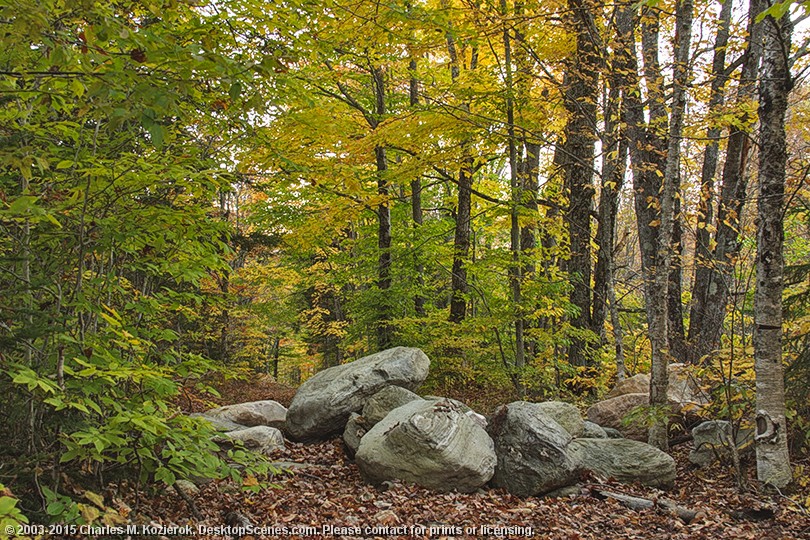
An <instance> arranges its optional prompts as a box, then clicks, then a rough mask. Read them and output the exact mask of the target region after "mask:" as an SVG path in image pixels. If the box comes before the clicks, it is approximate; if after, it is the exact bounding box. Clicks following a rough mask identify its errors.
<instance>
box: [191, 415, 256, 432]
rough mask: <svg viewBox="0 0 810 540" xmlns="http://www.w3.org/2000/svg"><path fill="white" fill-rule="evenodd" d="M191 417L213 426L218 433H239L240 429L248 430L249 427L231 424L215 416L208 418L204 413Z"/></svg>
mask: <svg viewBox="0 0 810 540" xmlns="http://www.w3.org/2000/svg"><path fill="white" fill-rule="evenodd" d="M189 416H190V417H192V418H202V419H203V420H205V421H206V422H208V423H209V424H211V427H213V428H214V429H216V430H217V431H239V430H240V429H246V428H247V426H243V425H241V424H237V423H236V422H231V421H230V420H226V419H224V418H217V417H215V416H208V415H206V414H203V413H191V414H190V415H189Z"/></svg>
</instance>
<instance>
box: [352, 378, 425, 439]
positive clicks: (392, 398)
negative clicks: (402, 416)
mask: <svg viewBox="0 0 810 540" xmlns="http://www.w3.org/2000/svg"><path fill="white" fill-rule="evenodd" d="M417 399H422V398H421V397H419V396H418V395H417V394H415V393H413V392H411V391H410V390H407V389H405V388H402V387H401V386H386V387H385V388H383V389H382V390H380V391H379V392H377V393H376V394H374V395H373V396H371V397H370V398H368V400H367V401H366V404H365V405H363V413H362V414H363V419H364V422H365V426H366V428H367V429H371V428H372V427H374V424H376V423H377V422H379V421H380V420H382V419H383V418H385V417H386V416H387V415H388V413H390V412H391V411H393V410H394V409H396V408H397V407H401V406H402V405H405V404H406V403H410V402H411V401H416V400H417Z"/></svg>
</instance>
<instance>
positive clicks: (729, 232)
mask: <svg viewBox="0 0 810 540" xmlns="http://www.w3.org/2000/svg"><path fill="white" fill-rule="evenodd" d="M763 6H764V2H763V1H762V0H751V3H750V8H749V17H748V36H749V37H748V47H747V50H746V52H745V59H744V62H743V66H742V71H741V74H740V83H739V89H738V91H737V95H738V97H737V103H738V106H740V107H741V108H742V107H743V106H744V105H745V104H746V103H748V102H750V101H753V100H754V99H756V80H757V77H758V75H759V64H760V58H761V56H762V32H763V28H762V27H763V25H762V23H760V22H757V18H758V16H759V14H760V13H761V11H762V9H763ZM749 123H750V117H749V115H748V113H747V112H745V110H744V109H742V111H741V112H740V113H739V117H738V122H736V123H735V124H736V125H738V126H746V125H747V124H749ZM750 153H751V134H750V130H749V129H746V128H744V127H737V128H733V129H732V130H731V133H730V134H729V138H728V146H727V149H726V160H725V164H724V166H723V186H722V189H721V191H720V199H719V202H718V205H717V219H716V230H717V232H715V236H714V239H715V242H714V244H715V247H714V250H713V252H712V254H711V259H710V262H709V264H707V265H706V266H705V268H703V269H701V268H698V269H697V270H696V274H695V292H693V301H694V304H693V307H692V313H691V318H690V324H689V343H690V351H689V354H690V361H691V362H692V363H697V362H699V361H700V359H701V358H703V357H705V356H706V355H708V354H710V353H711V352H712V351H714V350H716V349H717V348H718V347H719V345H720V336H721V335H722V332H723V321H724V320H725V317H726V308H727V306H728V302H729V299H730V295H731V281H732V279H733V270H734V262H735V260H736V258H737V256H738V254H739V251H740V243H739V229H740V223H741V219H742V211H743V207H744V205H743V203H744V201H745V198H746V191H747V188H748V182H747V178H746V172H745V170H746V165H747V163H748V159H749V156H750Z"/></svg>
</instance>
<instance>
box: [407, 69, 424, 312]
mask: <svg viewBox="0 0 810 540" xmlns="http://www.w3.org/2000/svg"><path fill="white" fill-rule="evenodd" d="M416 67H417V65H416V58H411V61H410V63H409V65H408V70H409V71H410V73H411V80H410V85H409V89H408V98H409V99H408V100H409V102H410V105H411V108H415V107H416V106H417V105H418V104H419V80H418V79H417V78H416ZM411 219H412V220H413V228H414V237H415V238H418V237H419V228H420V227H421V226H422V179H421V178H414V179H413V180H411ZM413 256H414V266H413V269H414V272H415V273H416V287H417V289H418V290H417V291H416V293H415V294H414V296H413V307H414V311H415V312H416V315H417V316H419V317H423V316H424V315H425V297H424V296H422V293H423V289H424V286H425V279H424V277H423V274H424V272H425V267H424V265H423V264H422V261H421V258H420V250H418V249H415V250H414V255H413Z"/></svg>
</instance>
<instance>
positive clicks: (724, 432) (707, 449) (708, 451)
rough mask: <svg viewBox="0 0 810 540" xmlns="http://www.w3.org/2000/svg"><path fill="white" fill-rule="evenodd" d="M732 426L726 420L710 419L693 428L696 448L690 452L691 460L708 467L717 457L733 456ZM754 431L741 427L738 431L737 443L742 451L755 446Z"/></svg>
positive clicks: (695, 463)
mask: <svg viewBox="0 0 810 540" xmlns="http://www.w3.org/2000/svg"><path fill="white" fill-rule="evenodd" d="M731 434H732V426H731V424H730V423H729V422H727V421H726V420H709V421H707V422H701V423H700V424H698V425H697V426H695V427H694V428H692V439H693V444H694V448H693V449H692V451H691V452H689V461H690V462H691V463H693V464H694V465H697V466H698V467H707V466H709V465H711V464H712V463H714V462H715V461H716V460H717V459H727V458H729V457H730V456H731V438H732V437H731ZM753 442H754V432H753V430H752V429H741V430H739V431H738V432H737V438H736V444H737V449H738V451H740V452H743V451H745V450H751V449H752V448H753V445H752V443H753Z"/></svg>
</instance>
